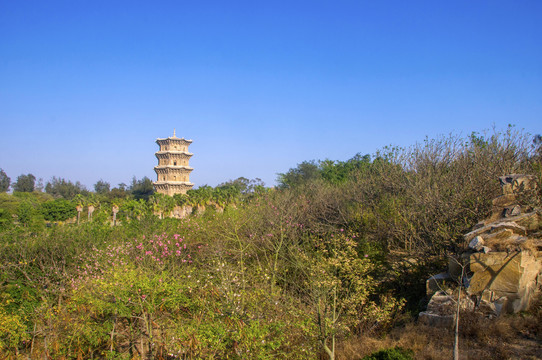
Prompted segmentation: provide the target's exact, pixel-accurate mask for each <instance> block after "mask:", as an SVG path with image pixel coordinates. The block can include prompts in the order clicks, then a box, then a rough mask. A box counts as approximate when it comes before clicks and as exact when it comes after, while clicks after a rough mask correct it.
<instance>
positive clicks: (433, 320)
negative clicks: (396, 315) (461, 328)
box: [420, 175, 542, 325]
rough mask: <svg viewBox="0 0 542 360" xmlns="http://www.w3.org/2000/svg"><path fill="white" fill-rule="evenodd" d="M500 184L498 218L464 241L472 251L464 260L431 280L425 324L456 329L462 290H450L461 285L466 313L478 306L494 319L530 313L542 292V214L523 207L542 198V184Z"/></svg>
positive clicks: (504, 180)
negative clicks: (541, 190) (533, 197)
mask: <svg viewBox="0 0 542 360" xmlns="http://www.w3.org/2000/svg"><path fill="white" fill-rule="evenodd" d="M499 180H500V183H501V188H502V195H501V196H499V197H497V198H496V199H494V200H493V211H492V215H491V216H490V217H489V218H488V219H486V220H483V221H481V222H479V223H478V224H476V226H474V228H473V229H472V231H470V232H468V233H467V234H465V235H464V239H465V243H466V244H468V249H467V250H466V251H465V252H464V253H463V254H461V255H460V257H459V259H451V260H450V262H449V266H448V271H447V272H445V273H441V274H438V275H436V276H433V277H431V278H430V279H428V280H427V295H428V296H430V297H431V300H430V301H429V304H428V307H427V311H425V312H422V313H420V321H423V322H426V323H429V324H434V325H439V324H440V325H444V324H449V323H450V321H451V320H450V316H452V314H453V312H452V308H454V307H455V306H456V305H454V304H457V303H456V302H455V300H457V289H456V290H455V292H454V291H453V290H450V289H453V288H454V287H456V288H457V283H458V282H459V281H462V283H463V286H464V288H465V290H466V295H467V296H466V297H462V299H461V300H460V302H461V307H462V308H469V307H471V305H472V308H473V309H475V310H477V311H481V312H484V313H486V314H487V315H489V316H498V315H499V314H501V313H503V312H505V313H516V312H519V311H523V310H527V309H528V308H529V305H530V304H531V301H532V300H533V297H534V295H535V293H536V292H537V291H538V290H539V289H540V285H542V239H541V238H542V232H541V229H542V210H541V209H539V208H533V207H532V206H529V205H526V204H520V203H519V201H520V199H521V197H522V196H523V197H525V194H534V193H536V190H537V188H536V186H537V185H536V181H535V180H536V179H535V177H534V176H532V175H508V176H502V177H500V178H499ZM461 274H463V277H462V276H461ZM445 298H448V299H449V300H446V299H445ZM469 298H470V299H474V300H475V301H474V303H472V304H471V303H470V302H469ZM452 299H454V301H452Z"/></svg>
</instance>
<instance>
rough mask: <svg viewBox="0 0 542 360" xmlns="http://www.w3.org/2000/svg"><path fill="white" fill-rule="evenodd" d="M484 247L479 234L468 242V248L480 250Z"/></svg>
mask: <svg viewBox="0 0 542 360" xmlns="http://www.w3.org/2000/svg"><path fill="white" fill-rule="evenodd" d="M483 247H484V239H483V238H482V237H481V236H479V235H478V236H476V237H475V238H474V239H472V240H471V241H470V243H469V248H471V249H473V250H476V251H480V250H482V248H483Z"/></svg>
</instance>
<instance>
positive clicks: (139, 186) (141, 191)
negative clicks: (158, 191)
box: [130, 176, 154, 201]
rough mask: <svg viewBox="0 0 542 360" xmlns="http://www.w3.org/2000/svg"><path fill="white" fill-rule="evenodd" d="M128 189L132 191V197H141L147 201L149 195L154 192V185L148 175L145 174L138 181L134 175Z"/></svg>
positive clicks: (137, 198)
mask: <svg viewBox="0 0 542 360" xmlns="http://www.w3.org/2000/svg"><path fill="white" fill-rule="evenodd" d="M130 191H131V192H132V195H133V196H134V199H136V200H139V199H143V200H145V201H148V200H149V198H150V197H151V195H152V194H154V187H153V185H152V181H151V179H149V178H148V177H146V176H145V177H144V178H143V179H141V180H139V181H138V180H137V179H136V178H135V176H134V178H133V180H132V186H131V187H130Z"/></svg>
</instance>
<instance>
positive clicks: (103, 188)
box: [94, 179, 111, 194]
mask: <svg viewBox="0 0 542 360" xmlns="http://www.w3.org/2000/svg"><path fill="white" fill-rule="evenodd" d="M110 188H111V185H110V184H109V183H108V182H106V181H104V180H102V179H100V180H98V182H97V183H96V184H94V191H95V192H96V193H98V194H107V193H108V192H109V191H110Z"/></svg>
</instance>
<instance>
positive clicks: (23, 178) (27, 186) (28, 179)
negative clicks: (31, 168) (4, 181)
mask: <svg viewBox="0 0 542 360" xmlns="http://www.w3.org/2000/svg"><path fill="white" fill-rule="evenodd" d="M35 184H36V177H35V176H34V175H32V174H28V175H19V176H18V177H17V181H16V182H15V184H13V191H18V192H32V191H34V187H35Z"/></svg>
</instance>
